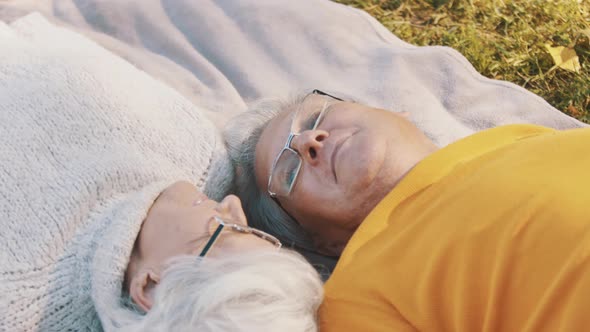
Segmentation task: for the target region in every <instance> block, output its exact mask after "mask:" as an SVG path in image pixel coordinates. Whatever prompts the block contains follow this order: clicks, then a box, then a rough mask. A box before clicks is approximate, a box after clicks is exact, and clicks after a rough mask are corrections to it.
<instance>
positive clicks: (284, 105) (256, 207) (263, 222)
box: [224, 94, 314, 251]
mask: <svg viewBox="0 0 590 332" xmlns="http://www.w3.org/2000/svg"><path fill="white" fill-rule="evenodd" d="M304 97H305V94H302V95H299V96H296V97H293V98H290V99H287V100H280V99H265V100H261V101H259V102H257V103H255V104H254V105H252V106H251V107H250V108H249V109H248V110H247V111H246V112H244V113H242V114H240V115H238V116H237V117H235V118H234V119H232V120H231V121H230V122H229V123H228V124H227V126H226V128H225V132H224V136H225V140H226V144H227V147H228V151H229V155H230V158H231V159H232V161H233V163H234V166H235V168H236V173H237V174H236V181H235V188H234V189H235V190H234V191H235V192H236V194H237V195H238V197H240V199H241V200H242V204H243V205H244V211H245V213H246V217H247V218H248V222H249V223H250V225H251V226H253V227H256V228H259V229H261V230H263V231H266V232H269V233H271V234H273V235H275V236H277V237H278V238H279V239H280V240H281V241H283V242H284V243H285V245H287V246H296V247H298V248H302V249H306V250H311V251H313V250H314V245H313V242H312V240H311V238H310V236H309V235H308V234H307V232H305V231H304V230H303V228H302V227H301V226H300V225H299V224H298V223H297V222H296V221H295V220H294V219H293V218H291V216H289V214H287V213H286V212H285V211H284V210H283V209H282V208H281V207H279V206H278V204H277V203H276V202H275V201H273V200H272V199H271V198H270V196H269V195H268V194H267V192H266V191H261V190H260V189H259V188H258V185H257V182H256V173H255V168H254V166H255V161H256V160H255V159H256V158H255V156H256V144H257V143H258V140H259V139H260V136H261V135H262V132H263V130H264V128H266V126H267V124H268V123H269V121H270V120H272V119H273V118H274V117H276V116H277V115H279V114H280V113H282V112H287V111H291V110H294V109H295V108H296V107H298V105H300V104H301V102H302V101H303V98H304ZM264 182H265V183H266V179H264Z"/></svg>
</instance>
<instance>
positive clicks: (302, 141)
mask: <svg viewBox="0 0 590 332" xmlns="http://www.w3.org/2000/svg"><path fill="white" fill-rule="evenodd" d="M238 124H239V126H241V127H248V126H257V129H256V130H255V131H254V133H253V135H251V136H250V137H249V138H248V139H247V140H246V141H245V142H239V141H238V140H233V138H232V137H231V135H229V137H228V144H229V146H230V148H231V150H230V151H231V154H232V155H233V158H234V161H235V162H236V165H237V170H238V172H239V174H238V175H239V180H238V181H239V182H238V188H237V189H238V193H239V195H240V196H241V198H242V200H243V202H244V204H245V208H246V210H247V211H248V214H249V215H248V219H249V220H252V222H257V224H256V226H258V227H261V228H263V229H265V230H267V231H270V232H273V233H274V234H276V235H278V236H279V237H281V238H283V239H286V240H288V241H290V242H291V243H293V244H294V245H295V246H299V247H303V248H311V249H315V250H316V251H318V252H321V253H324V254H329V255H340V254H341V257H340V260H339V262H338V266H337V267H336V269H335V271H334V273H333V274H332V276H331V277H330V280H329V281H328V282H327V284H326V285H325V289H326V298H325V302H324V304H323V305H322V309H321V316H320V319H321V324H322V329H323V330H325V331H416V330H418V331H533V330H534V331H537V330H546V331H581V330H584V329H585V328H587V326H590V316H588V315H587V312H586V311H587V309H586V308H588V306H589V305H590V296H589V295H590V246H589V243H590V218H589V217H588V212H589V211H590V207H588V202H589V201H590V194H588V193H587V188H590V176H589V175H588V173H587V170H588V169H589V167H590V153H589V152H590V148H589V147H588V143H589V142H590V129H575V130H568V131H556V130H553V129H548V128H544V127H539V126H532V125H511V126H503V127H497V128H494V129H489V130H486V131H483V132H480V133H477V134H475V135H472V136H469V137H467V138H464V139H462V140H459V141H457V142H455V143H453V144H451V145H449V146H446V147H444V148H442V149H437V147H436V146H435V145H434V144H433V143H432V142H431V141H430V140H429V139H428V138H427V137H426V136H425V135H424V134H423V133H422V132H421V131H420V130H419V129H418V128H416V127H415V126H414V125H413V124H412V123H411V122H410V121H409V120H408V119H407V117H406V116H404V115H400V114H397V113H394V112H389V111H385V110H381V109H375V108H371V107H368V106H364V105H360V104H356V103H353V102H347V101H343V100H342V99H340V98H338V97H334V96H331V95H328V94H326V93H323V92H320V91H314V92H313V93H311V94H308V95H306V96H304V97H301V98H297V99H295V100H293V101H291V102H289V103H281V102H278V101H276V102H263V103H261V104H258V105H257V106H256V107H255V109H254V110H252V112H247V113H245V114H244V115H242V116H241V117H240V118H238V119H236V120H235V122H234V123H233V124H230V126H229V128H228V133H232V131H235V130H237V129H238Z"/></svg>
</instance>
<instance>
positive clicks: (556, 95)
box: [335, 0, 590, 123]
mask: <svg viewBox="0 0 590 332" xmlns="http://www.w3.org/2000/svg"><path fill="white" fill-rule="evenodd" d="M335 1H337V2H340V3H343V4H347V5H351V6H354V7H357V8H361V9H364V10H365V11H367V12H368V13H369V14H371V15H372V16H373V17H375V18H376V19H377V20H379V21H380V22H381V23H382V24H383V25H384V26H385V27H387V28H388V29H389V30H391V31H392V32H393V33H394V34H395V35H397V36H398V37H400V38H401V39H403V40H405V41H407V42H409V43H412V44H415V45H445V46H450V47H453V48H455V49H456V50H458V51H459V52H461V53H462V54H463V55H465V57H467V59H468V60H469V61H470V62H471V63H472V64H473V66H474V67H475V68H476V69H477V70H478V71H479V72H480V73H482V74H483V75H485V76H487V77H490V78H495V79H500V80H506V81H510V82H513V83H516V84H518V85H520V86H522V87H524V88H526V89H528V90H530V91H532V92H534V93H536V94H538V95H540V96H541V97H543V98H545V100H547V101H548V102H549V103H550V104H552V105H553V106H554V107H555V108H557V109H559V110H561V111H563V112H564V113H566V114H568V115H570V116H573V117H575V118H577V119H579V120H582V121H584V122H586V123H590V1H587V0H582V1H580V2H578V1H577V0H519V1H516V0H514V1H511V0H335ZM546 45H549V46H553V47H555V46H563V47H568V48H572V49H574V50H575V52H576V54H577V55H578V57H579V62H580V65H581V69H580V70H579V72H572V71H568V70H565V69H562V68H560V67H558V66H557V65H556V63H555V61H554V60H553V58H552V57H551V55H550V54H549V52H548V51H547V48H546Z"/></svg>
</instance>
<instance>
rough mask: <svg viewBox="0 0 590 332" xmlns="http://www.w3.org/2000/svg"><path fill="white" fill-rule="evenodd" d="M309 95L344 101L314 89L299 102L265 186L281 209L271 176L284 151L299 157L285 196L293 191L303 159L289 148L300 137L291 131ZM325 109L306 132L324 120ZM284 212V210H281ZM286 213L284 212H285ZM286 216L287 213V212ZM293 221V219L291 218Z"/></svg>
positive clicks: (297, 152)
mask: <svg viewBox="0 0 590 332" xmlns="http://www.w3.org/2000/svg"><path fill="white" fill-rule="evenodd" d="M311 95H320V96H327V97H330V98H333V99H336V100H338V101H344V99H342V98H338V97H336V96H333V95H331V94H329V93H326V92H323V91H321V90H318V89H314V90H313V91H312V92H310V93H308V94H307V95H306V96H305V97H304V98H303V101H302V102H301V105H299V108H298V109H297V112H295V114H293V119H291V126H290V127H289V128H290V129H289V136H288V137H287V141H286V142H285V145H284V146H283V148H282V149H281V151H280V152H279V153H278V154H277V156H276V157H275V159H274V161H273V163H272V167H271V169H270V174H269V176H268V185H267V189H266V191H267V192H268V194H269V196H270V198H272V199H273V200H274V201H275V202H276V203H277V204H278V205H279V206H280V207H281V208H282V205H281V203H280V202H279V200H278V197H277V194H276V193H275V192H272V191H271V190H270V185H271V183H272V175H273V173H274V170H275V168H276V166H277V162H278V161H279V159H280V158H281V156H282V155H283V153H284V152H285V150H288V151H291V152H293V153H295V154H296V155H297V157H299V165H298V166H297V171H296V172H295V176H293V180H292V182H291V184H290V185H289V192H288V194H287V195H289V194H291V191H292V190H293V186H294V185H295V182H296V181H297V177H298V176H299V171H300V170H301V165H302V164H303V158H302V157H301V154H300V153H299V151H297V150H295V149H293V148H291V142H292V141H293V138H295V137H296V136H299V135H301V133H294V132H293V131H292V130H293V124H294V122H295V119H296V118H297V115H298V114H299V112H301V109H302V107H303V104H304V101H305V99H307V98H308V97H309V96H311ZM325 111H326V110H325V109H323V110H322V111H321V112H320V115H319V116H318V118H317V120H316V121H315V122H314V124H313V127H312V128H311V129H306V130H315V129H316V128H317V127H318V126H319V125H320V122H322V120H323V118H324V114H325ZM283 210H285V209H283ZM285 212H286V211H285ZM287 214H288V212H287ZM293 219H294V218H293Z"/></svg>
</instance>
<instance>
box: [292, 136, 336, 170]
mask: <svg viewBox="0 0 590 332" xmlns="http://www.w3.org/2000/svg"><path fill="white" fill-rule="evenodd" d="M329 135H330V134H328V132H327V131H325V130H320V129H313V130H306V131H304V132H302V133H300V134H299V135H297V136H295V137H293V140H292V141H291V148H292V149H294V150H296V151H297V152H299V155H301V158H303V160H304V161H305V162H307V163H308V164H310V165H316V164H317V163H318V162H319V158H318V156H319V154H320V153H321V150H322V149H323V148H324V143H323V141H324V140H325V139H326V138H327V137H328V136H329Z"/></svg>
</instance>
